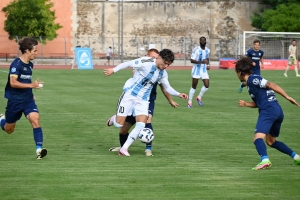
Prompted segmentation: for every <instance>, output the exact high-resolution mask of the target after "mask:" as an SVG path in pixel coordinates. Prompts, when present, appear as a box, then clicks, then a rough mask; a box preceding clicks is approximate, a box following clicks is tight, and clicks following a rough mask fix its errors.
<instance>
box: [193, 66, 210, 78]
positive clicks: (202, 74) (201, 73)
mask: <svg viewBox="0 0 300 200" xmlns="http://www.w3.org/2000/svg"><path fill="white" fill-rule="evenodd" d="M191 75H192V77H193V78H196V79H200V78H201V79H209V75H208V73H207V69H206V68H204V67H197V66H193V69H192V73H191Z"/></svg>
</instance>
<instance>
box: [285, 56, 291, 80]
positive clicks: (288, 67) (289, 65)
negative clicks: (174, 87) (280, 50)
mask: <svg viewBox="0 0 300 200" xmlns="http://www.w3.org/2000/svg"><path fill="white" fill-rule="evenodd" d="M291 65H292V61H291V60H290V59H288V65H287V66H286V68H285V71H284V74H283V75H284V76H285V77H288V75H287V72H288V71H289V69H290V67H291Z"/></svg>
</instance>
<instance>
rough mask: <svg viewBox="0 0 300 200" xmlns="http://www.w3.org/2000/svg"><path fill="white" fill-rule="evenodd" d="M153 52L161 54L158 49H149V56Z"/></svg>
mask: <svg viewBox="0 0 300 200" xmlns="http://www.w3.org/2000/svg"><path fill="white" fill-rule="evenodd" d="M151 52H155V53H157V54H159V52H158V50H157V49H149V50H148V51H147V55H149V54H150V53H151Z"/></svg>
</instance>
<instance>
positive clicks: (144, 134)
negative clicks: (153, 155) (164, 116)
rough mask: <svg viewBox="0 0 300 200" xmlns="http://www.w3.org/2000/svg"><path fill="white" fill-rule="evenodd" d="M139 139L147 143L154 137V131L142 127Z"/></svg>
mask: <svg viewBox="0 0 300 200" xmlns="http://www.w3.org/2000/svg"><path fill="white" fill-rule="evenodd" d="M138 137H139V139H140V140H141V142H143V143H149V142H151V141H152V140H153V139H154V133H153V131H152V130H151V129H150V128H143V129H142V130H141V131H140V133H139V136H138Z"/></svg>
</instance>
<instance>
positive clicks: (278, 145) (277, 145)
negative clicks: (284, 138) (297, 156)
mask: <svg viewBox="0 0 300 200" xmlns="http://www.w3.org/2000/svg"><path fill="white" fill-rule="evenodd" d="M271 147H272V148H275V149H277V150H278V151H280V152H282V153H285V154H287V155H289V156H291V155H292V153H293V150H291V149H290V148H289V147H288V146H286V145H285V144H284V143H283V142H280V141H277V140H276V141H275V142H274V143H273V144H272V145H271Z"/></svg>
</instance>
